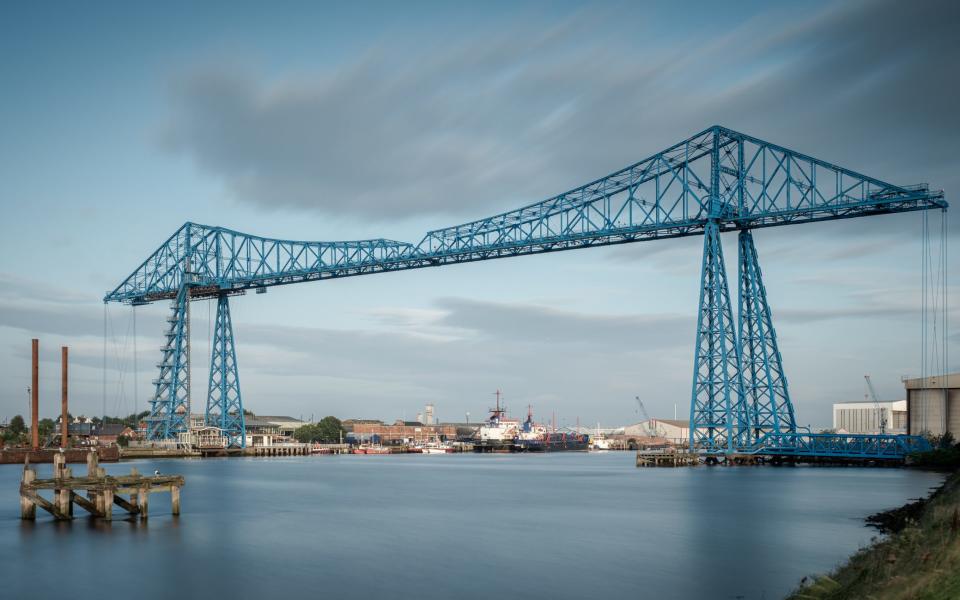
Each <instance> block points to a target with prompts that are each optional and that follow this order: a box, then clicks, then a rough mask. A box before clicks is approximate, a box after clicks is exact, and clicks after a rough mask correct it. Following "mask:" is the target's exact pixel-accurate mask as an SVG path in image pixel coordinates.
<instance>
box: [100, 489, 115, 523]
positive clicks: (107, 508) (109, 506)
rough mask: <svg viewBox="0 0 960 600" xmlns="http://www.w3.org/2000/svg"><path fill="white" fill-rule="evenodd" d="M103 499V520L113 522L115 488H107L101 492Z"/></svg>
mask: <svg viewBox="0 0 960 600" xmlns="http://www.w3.org/2000/svg"><path fill="white" fill-rule="evenodd" d="M100 495H101V497H102V498H103V520H104V521H112V520H113V488H110V487H108V488H105V489H104V490H103V492H101V494H100Z"/></svg>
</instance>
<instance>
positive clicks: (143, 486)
mask: <svg viewBox="0 0 960 600" xmlns="http://www.w3.org/2000/svg"><path fill="white" fill-rule="evenodd" d="M183 484H184V480H183V476H181V475H155V476H143V475H140V474H139V473H138V472H137V469H136V468H132V469H130V474H129V475H119V476H116V477H113V476H110V475H107V474H106V471H104V469H103V467H101V466H100V462H99V457H98V456H97V453H96V452H90V453H89V454H87V476H86V477H74V476H73V473H72V469H70V468H69V467H67V465H66V457H65V456H63V455H62V454H57V455H55V456H54V461H53V479H37V472H36V471H35V470H34V469H33V468H32V467H31V466H30V463H29V462H26V463H25V464H24V465H23V478H22V479H21V480H20V518H21V519H28V520H33V519H36V517H37V507H38V506H39V507H40V508H42V509H43V510H45V511H47V512H48V513H50V514H51V515H53V517H54V518H55V519H57V520H59V521H69V520H71V519H73V507H74V506H79V507H80V508H82V509H83V510H85V511H87V512H88V513H90V514H91V515H93V516H94V517H96V518H100V519H104V520H106V521H109V520H111V519H112V518H113V507H114V505H116V506H119V507H120V508H122V509H123V510H125V511H127V513H128V514H129V515H130V516H131V517H133V518H137V517H140V518H141V519H146V518H147V515H148V507H149V499H150V494H152V493H156V492H170V507H171V512H172V513H173V514H174V515H179V514H180V488H181V487H183ZM41 490H51V491H52V492H53V499H52V500H48V499H46V498H44V497H43V496H41V495H40V492H41ZM81 492H86V493H85V494H84V495H81ZM127 498H129V500H127Z"/></svg>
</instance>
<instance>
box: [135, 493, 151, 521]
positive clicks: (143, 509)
mask: <svg viewBox="0 0 960 600" xmlns="http://www.w3.org/2000/svg"><path fill="white" fill-rule="evenodd" d="M139 494H140V499H139V501H138V502H137V506H139V507H140V518H141V519H146V518H147V505H148V503H149V499H150V488H149V487H146V486H145V487H142V488H140V491H139Z"/></svg>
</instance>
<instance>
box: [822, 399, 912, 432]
mask: <svg viewBox="0 0 960 600" xmlns="http://www.w3.org/2000/svg"><path fill="white" fill-rule="evenodd" d="M833 429H834V431H836V432H838V433H863V434H870V435H876V434H878V433H893V434H901V433H906V432H907V401H906V400H893V401H887V402H870V401H859V402H838V403H837V404H834V405H833Z"/></svg>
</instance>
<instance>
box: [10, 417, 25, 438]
mask: <svg viewBox="0 0 960 600" xmlns="http://www.w3.org/2000/svg"><path fill="white" fill-rule="evenodd" d="M7 431H9V432H10V433H15V434H20V433H26V432H27V424H26V423H24V421H23V417H22V416H20V415H17V416H15V417H14V418H12V419H10V425H9V426H8V427H7Z"/></svg>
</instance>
